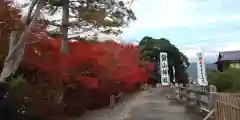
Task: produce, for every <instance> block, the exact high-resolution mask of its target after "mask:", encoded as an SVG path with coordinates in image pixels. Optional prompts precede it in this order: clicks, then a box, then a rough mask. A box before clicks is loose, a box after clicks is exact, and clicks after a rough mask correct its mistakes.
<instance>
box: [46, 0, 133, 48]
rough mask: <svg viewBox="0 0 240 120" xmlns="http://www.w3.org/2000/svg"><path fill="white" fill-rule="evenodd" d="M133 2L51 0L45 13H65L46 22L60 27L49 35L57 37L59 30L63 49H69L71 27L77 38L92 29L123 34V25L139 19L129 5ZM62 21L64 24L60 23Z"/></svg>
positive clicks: (115, 0)
mask: <svg viewBox="0 0 240 120" xmlns="http://www.w3.org/2000/svg"><path fill="white" fill-rule="evenodd" d="M132 1H133V0H132ZM132 1H131V2H130V4H126V3H125V2H123V1H121V0H120V1H119V0H48V1H47V2H46V3H47V5H46V6H45V11H46V13H47V14H48V15H54V14H58V13H60V12H62V20H61V19H55V20H47V21H46V22H47V23H48V24H49V25H52V26H55V27H57V28H56V29H55V30H54V31H52V32H50V34H54V35H55V36H56V35H57V34H56V33H58V35H60V36H62V37H63V40H62V51H65V52H67V49H68V48H67V40H68V30H71V32H72V33H71V34H72V35H74V38H81V37H82V36H80V35H83V33H87V32H89V31H91V32H100V33H107V34H109V33H112V34H115V35H118V34H120V33H122V31H121V30H120V29H119V28H120V27H127V26H128V24H129V22H130V21H132V20H136V16H135V14H134V13H133V11H132V10H131V9H130V6H128V5H131V3H132ZM61 8H62V9H61ZM61 10H62V11H61ZM61 21H62V24H59V22H61ZM59 28H60V29H59ZM59 33H60V34H59ZM63 47H64V48H63Z"/></svg>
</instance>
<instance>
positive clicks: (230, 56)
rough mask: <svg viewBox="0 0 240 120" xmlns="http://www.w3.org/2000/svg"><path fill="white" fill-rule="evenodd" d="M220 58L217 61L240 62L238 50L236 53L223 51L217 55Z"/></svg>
mask: <svg viewBox="0 0 240 120" xmlns="http://www.w3.org/2000/svg"><path fill="white" fill-rule="evenodd" d="M219 55H220V58H219V60H218V61H225V60H240V50H238V51H224V52H220V53H219Z"/></svg>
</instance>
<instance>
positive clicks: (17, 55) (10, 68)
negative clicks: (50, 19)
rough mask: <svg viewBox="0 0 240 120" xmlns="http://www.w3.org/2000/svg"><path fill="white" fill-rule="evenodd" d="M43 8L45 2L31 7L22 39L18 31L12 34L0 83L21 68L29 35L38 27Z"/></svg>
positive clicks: (39, 2) (33, 2)
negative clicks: (18, 35)
mask: <svg viewBox="0 0 240 120" xmlns="http://www.w3.org/2000/svg"><path fill="white" fill-rule="evenodd" d="M36 5H37V7H36V10H35V13H34V14H33V17H32V16H31V13H32V11H33V8H34V6H36ZM43 6H44V1H43V0H33V1H32V3H31V5H30V7H29V10H28V13H27V15H26V16H24V17H23V19H22V21H23V23H24V24H25V27H24V31H23V32H22V34H21V36H20V38H18V37H17V33H18V31H12V32H11V35H10V42H9V51H8V55H7V57H6V58H5V61H4V66H3V70H2V72H1V75H0V82H5V79H6V78H7V77H8V76H9V75H11V74H12V73H13V72H15V71H16V70H17V68H18V67H19V64H20V62H21V60H22V58H23V55H24V48H25V44H26V43H27V39H28V36H29V33H31V31H32V29H33V28H34V27H35V26H36V24H37V21H38V17H39V16H40V10H41V9H42V8H43ZM31 18H32V19H31ZM18 39H19V40H18Z"/></svg>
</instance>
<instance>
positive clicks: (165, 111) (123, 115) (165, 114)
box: [75, 89, 200, 120]
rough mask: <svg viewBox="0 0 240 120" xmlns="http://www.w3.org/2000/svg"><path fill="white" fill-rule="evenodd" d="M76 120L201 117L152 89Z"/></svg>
mask: <svg viewBox="0 0 240 120" xmlns="http://www.w3.org/2000/svg"><path fill="white" fill-rule="evenodd" d="M75 120H200V117H199V116H197V115H195V114H194V113H189V112H187V111H186V109H185V107H184V106H182V105H179V104H177V103H172V102H170V101H169V100H168V99H167V98H166V97H164V96H163V95H160V93H158V92H157V91H156V90H155V89H151V90H149V91H143V92H140V93H138V94H136V95H135V96H134V97H132V98H131V99H129V100H127V101H125V102H124V103H122V104H119V105H117V106H116V107H115V108H114V109H109V108H105V109H102V110H96V111H91V112H88V113H86V114H85V115H84V116H83V117H82V118H78V119H75Z"/></svg>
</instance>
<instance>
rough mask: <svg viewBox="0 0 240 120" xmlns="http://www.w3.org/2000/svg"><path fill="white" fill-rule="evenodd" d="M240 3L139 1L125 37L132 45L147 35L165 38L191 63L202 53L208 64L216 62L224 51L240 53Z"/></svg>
mask: <svg viewBox="0 0 240 120" xmlns="http://www.w3.org/2000/svg"><path fill="white" fill-rule="evenodd" d="M150 1H151V2H150ZM239 4H240V1H238V0H135V1H134V3H133V4H132V6H131V8H132V9H133V11H134V12H135V14H136V16H137V20H136V21H135V22H132V23H131V25H130V27H129V28H126V29H124V34H123V36H122V37H123V40H125V41H127V42H130V43H132V42H136V41H139V40H141V38H142V37H144V36H146V35H147V36H152V37H155V38H162V37H164V38H167V39H169V40H170V41H171V43H173V44H175V45H176V46H177V47H178V48H179V49H180V50H181V51H182V52H183V53H185V54H186V55H187V56H188V58H189V59H190V61H196V53H197V52H200V51H202V52H204V54H205V60H206V62H214V61H216V60H217V55H218V52H220V51H229V50H240V7H239Z"/></svg>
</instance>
